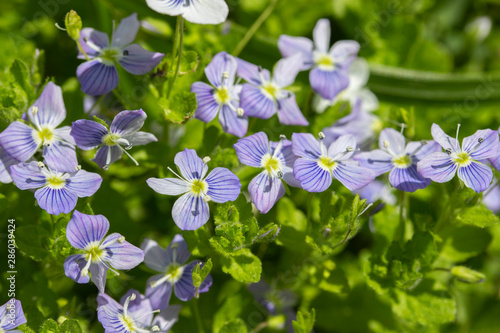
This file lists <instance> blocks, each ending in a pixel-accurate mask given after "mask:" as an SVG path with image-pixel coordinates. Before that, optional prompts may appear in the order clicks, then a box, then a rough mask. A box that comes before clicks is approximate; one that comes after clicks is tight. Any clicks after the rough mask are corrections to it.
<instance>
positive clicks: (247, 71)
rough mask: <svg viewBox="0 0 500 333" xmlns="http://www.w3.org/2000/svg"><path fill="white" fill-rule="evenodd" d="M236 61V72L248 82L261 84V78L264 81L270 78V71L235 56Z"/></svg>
mask: <svg viewBox="0 0 500 333" xmlns="http://www.w3.org/2000/svg"><path fill="white" fill-rule="evenodd" d="M236 62H237V63H238V69H237V71H236V73H237V74H238V76H239V77H241V78H243V79H244V80H245V81H247V82H248V83H251V84H255V85H261V84H262V78H264V80H266V81H269V80H270V79H271V73H270V72H269V71H268V70H267V69H260V68H259V66H256V65H254V64H251V63H249V62H248V61H245V60H243V59H240V58H236ZM261 75H262V76H261Z"/></svg>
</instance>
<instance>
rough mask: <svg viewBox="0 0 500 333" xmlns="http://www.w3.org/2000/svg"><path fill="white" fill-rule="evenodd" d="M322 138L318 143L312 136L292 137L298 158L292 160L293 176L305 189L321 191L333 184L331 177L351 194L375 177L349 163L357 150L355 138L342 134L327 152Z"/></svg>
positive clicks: (355, 163) (296, 134)
mask: <svg viewBox="0 0 500 333" xmlns="http://www.w3.org/2000/svg"><path fill="white" fill-rule="evenodd" d="M323 139H324V134H323V133H320V134H319V140H317V139H315V138H314V136H313V135H312V134H304V133H294V134H293V135H292V147H293V152H294V154H295V155H297V156H300V157H301V158H299V159H297V161H295V164H294V166H293V173H294V175H295V178H296V179H297V180H298V181H300V185H301V186H302V188H303V189H304V190H306V191H309V192H323V191H325V190H326V189H328V188H329V187H330V185H331V184H332V178H337V179H338V180H339V181H340V182H341V183H342V184H343V185H344V186H345V187H347V188H348V189H349V190H351V191H353V190H357V189H360V188H362V187H364V186H366V185H367V184H368V183H370V182H371V181H372V180H373V179H374V178H375V174H374V173H373V171H371V170H369V169H365V168H363V167H360V166H359V165H358V163H357V162H355V161H353V160H352V156H353V154H354V152H355V150H356V140H355V139H354V136H352V135H343V136H341V137H340V138H338V139H337V140H336V141H335V142H333V143H332V144H331V145H330V146H329V147H328V149H327V148H326V146H325V144H324V143H323Z"/></svg>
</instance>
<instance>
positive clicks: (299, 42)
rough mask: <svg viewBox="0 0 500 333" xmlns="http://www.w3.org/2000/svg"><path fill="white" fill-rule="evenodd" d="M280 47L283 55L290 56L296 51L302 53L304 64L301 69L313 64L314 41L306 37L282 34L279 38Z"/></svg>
mask: <svg viewBox="0 0 500 333" xmlns="http://www.w3.org/2000/svg"><path fill="white" fill-rule="evenodd" d="M278 48H279V50H280V52H281V55H282V56H283V57H289V56H291V55H294V54H296V53H301V54H302V56H303V59H302V60H303V61H304V62H303V64H302V66H301V70H307V69H309V68H311V65H312V61H313V60H312V50H313V42H312V41H311V40H310V39H308V38H305V37H292V36H287V35H281V36H280V37H279V38H278Z"/></svg>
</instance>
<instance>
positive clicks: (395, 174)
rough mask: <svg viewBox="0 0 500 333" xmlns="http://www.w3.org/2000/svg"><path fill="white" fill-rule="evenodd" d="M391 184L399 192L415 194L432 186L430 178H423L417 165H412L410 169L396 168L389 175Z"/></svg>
mask: <svg viewBox="0 0 500 333" xmlns="http://www.w3.org/2000/svg"><path fill="white" fill-rule="evenodd" d="M389 182H390V183H391V185H392V186H394V187H395V188H397V189H398V190H401V191H405V192H415V191H416V190H419V189H423V188H426V187H427V186H429V185H430V183H431V180H430V179H429V178H424V177H422V176H421V175H420V174H419V173H418V171H417V165H416V164H412V165H411V166H410V167H408V168H394V169H392V171H391V173H390V174H389Z"/></svg>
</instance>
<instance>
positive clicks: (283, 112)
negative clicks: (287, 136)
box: [278, 93, 309, 126]
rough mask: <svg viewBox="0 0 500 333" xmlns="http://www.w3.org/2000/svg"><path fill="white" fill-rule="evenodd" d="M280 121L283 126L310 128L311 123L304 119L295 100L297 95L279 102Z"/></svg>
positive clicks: (291, 95)
mask: <svg viewBox="0 0 500 333" xmlns="http://www.w3.org/2000/svg"><path fill="white" fill-rule="evenodd" d="M278 119H279V120H280V123H281V124H285V125H299V126H308V125H309V122H308V121H307V119H306V118H305V117H304V115H303V114H302V112H301V111H300V109H299V106H298V105H297V101H296V100H295V94H293V93H292V94H290V97H288V98H284V99H280V100H279V101H278Z"/></svg>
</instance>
